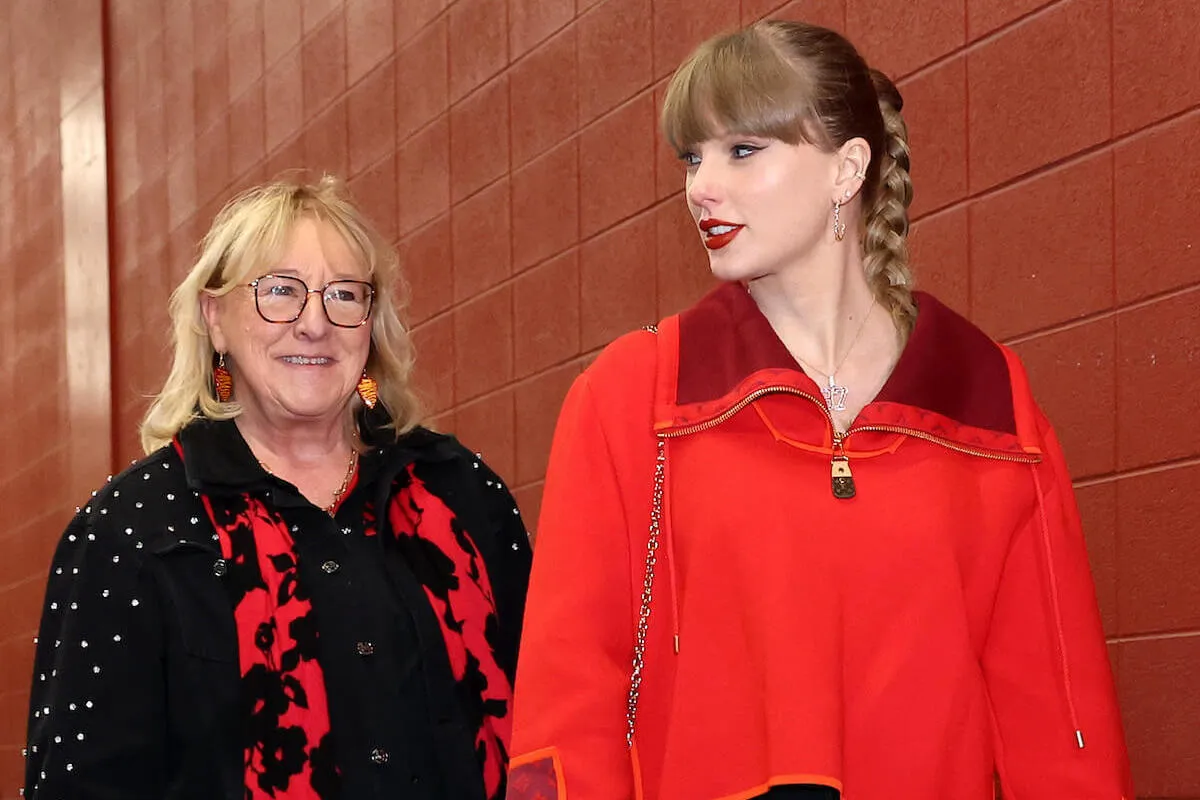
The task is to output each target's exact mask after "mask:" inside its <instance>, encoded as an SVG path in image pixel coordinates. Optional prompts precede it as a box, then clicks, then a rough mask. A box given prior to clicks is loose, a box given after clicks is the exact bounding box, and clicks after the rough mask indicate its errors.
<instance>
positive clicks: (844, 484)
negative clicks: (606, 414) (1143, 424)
mask: <svg viewBox="0 0 1200 800" xmlns="http://www.w3.org/2000/svg"><path fill="white" fill-rule="evenodd" d="M768 394H791V395H795V396H797V397H803V398H804V399H806V400H810V401H812V403H813V405H815V406H816V407H817V408H818V409H820V411H821V413H822V414H824V415H825V419H826V420H827V421H828V422H829V429H830V431H831V432H832V434H833V448H832V451H833V452H832V454H831V459H830V476H829V477H830V488H831V490H832V491H833V496H834V497H836V498H838V499H839V500H850V499H852V498H853V497H854V496H855V494H857V489H856V487H855V484H854V474H853V472H851V470H850V457H849V456H847V455H846V450H845V442H846V439H848V438H849V437H850V436H851V435H852V434H855V433H862V432H866V431H875V432H879V433H898V434H902V435H904V436H912V437H914V438H917V439H923V440H925V441H927V442H930V443H932V444H936V445H940V446H941V447H945V448H946V449H947V450H953V451H954V452H956V453H962V454H964V455H969V456H975V457H977V458H987V459H991V460H993V461H1007V462H1010V463H1015V464H1036V463H1038V462H1039V461H1041V460H1042V458H1041V456H1039V455H1034V454H1032V453H1026V454H1022V455H1017V454H1015V453H997V452H995V451H993V450H980V449H979V448H975V447H967V446H965V445H961V444H958V443H956V442H952V441H950V440H948V439H943V438H942V437H940V436H934V435H933V434H931V433H926V432H925V431H920V430H917V429H915V428H906V427H903V426H900V425H863V426H861V427H858V428H855V427H851V428H850V429H849V430H847V431H839V430H838V429H837V424H836V423H835V422H834V421H833V415H832V414H830V413H829V409H828V408H826V407H825V404H824V403H822V402H821V401H820V400H818V399H817V398H816V397H814V396H813V395H811V394H809V393H808V392H802V391H800V390H799V389H794V388H792V387H791V386H764V387H762V388H761V389H755V390H754V391H753V392H751V393H750V394H748V395H746V396H745V397H743V398H742V399H741V400H739V401H738V402H736V403H735V404H733V405H732V406H730V407H729V408H728V409H726V410H725V411H723V412H721V413H720V414H718V415H717V416H715V417H713V418H712V419H710V420H706V421H704V422H700V423H697V424H695V425H688V426H686V427H683V428H677V429H675V430H670V431H665V432H663V433H660V434H658V435H659V436H661V437H663V438H667V439H674V438H678V437H680V436H690V435H691V434H693V433H701V432H703V431H707V430H711V429H713V428H715V427H717V426H718V425H721V424H722V423H724V422H727V421H728V420H729V419H730V418H731V417H733V416H734V415H735V414H737V413H738V412H739V411H741V410H742V409H743V408H745V407H746V406H748V405H750V404H751V403H753V402H754V401H755V400H758V399H759V398H760V397H764V396H766V395H768Z"/></svg>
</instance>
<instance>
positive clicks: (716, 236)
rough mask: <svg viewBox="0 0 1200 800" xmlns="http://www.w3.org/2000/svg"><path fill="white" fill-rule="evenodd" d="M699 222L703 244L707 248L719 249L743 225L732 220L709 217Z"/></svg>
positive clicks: (737, 232) (728, 241)
mask: <svg viewBox="0 0 1200 800" xmlns="http://www.w3.org/2000/svg"><path fill="white" fill-rule="evenodd" d="M699 224H700V230H702V231H703V232H704V236H703V239H704V246H705V247H707V248H708V249H709V250H720V249H721V248H722V247H725V246H726V245H727V244H729V243H730V242H732V241H733V239H734V237H735V236H737V235H738V234H739V233H741V230H742V228H744V227H745V226H744V225H738V224H736V223H733V222H726V221H725V220H721V219H711V218H710V219H702V220H700V223H699Z"/></svg>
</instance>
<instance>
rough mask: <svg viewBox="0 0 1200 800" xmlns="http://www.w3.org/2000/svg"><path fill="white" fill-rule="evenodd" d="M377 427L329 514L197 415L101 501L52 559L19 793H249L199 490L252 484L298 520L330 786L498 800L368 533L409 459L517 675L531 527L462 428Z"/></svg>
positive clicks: (413, 588)
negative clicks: (486, 583) (438, 508)
mask: <svg viewBox="0 0 1200 800" xmlns="http://www.w3.org/2000/svg"><path fill="white" fill-rule="evenodd" d="M380 425H381V422H380V421H379V420H378V419H376V420H375V421H374V422H372V421H371V420H367V419H366V418H364V430H365V431H366V432H365V433H364V437H363V438H364V442H365V443H366V444H367V445H369V446H370V447H371V449H370V450H368V451H367V452H366V453H364V455H363V456H362V457H361V458H360V463H359V471H358V475H357V477H356V479H355V481H354V483H353V484H352V489H351V491H350V492H348V494H347V496H346V497H345V498H344V499H343V502H342V504H341V505H340V507H339V508H338V510H337V514H336V517H330V516H329V515H328V514H326V513H325V512H324V511H322V510H321V509H318V508H316V507H315V506H313V505H312V504H310V503H309V502H308V501H307V500H305V499H304V498H303V497H301V496H300V495H299V494H298V492H297V491H296V490H295V488H294V487H292V486H291V484H288V483H286V482H285V481H282V480H280V479H277V478H275V477H273V476H271V475H269V474H267V473H266V472H265V471H264V470H263V469H262V468H261V467H260V466H259V465H258V463H257V462H256V461H255V459H254V457H253V454H252V453H251V452H250V450H249V448H248V447H247V446H246V444H245V441H244V440H243V439H242V438H241V436H240V434H239V433H238V432H237V428H236V426H235V425H234V424H233V423H232V422H197V423H193V424H192V425H190V426H188V428H186V429H185V430H184V431H183V432H181V435H180V442H181V445H182V448H181V450H180V449H177V448H175V447H172V446H168V447H165V448H162V449H160V450H159V451H157V452H155V453H153V454H151V455H150V456H148V457H146V458H145V459H143V460H142V461H140V462H137V463H135V464H134V465H133V466H131V467H130V468H129V469H127V470H125V472H123V473H122V474H121V475H119V476H117V477H116V478H114V479H112V480H111V481H110V482H108V483H107V484H106V485H105V486H104V487H103V488H102V489H101V490H99V491H97V492H95V493H93V496H92V497H91V498H90V500H89V501H88V502H87V503H86V505H84V506H83V507H81V508H80V509H79V511H78V513H77V514H76V515H75V517H74V519H73V520H72V521H71V523H70V525H69V526H68V528H67V530H66V531H65V532H64V533H63V536H62V539H61V541H60V543H59V545H58V549H57V551H56V553H55V555H54V560H53V563H52V565H51V568H50V575H49V580H48V584H47V590H46V598H45V604H44V608H43V615H42V621H41V626H40V630H39V634H38V639H37V649H36V657H35V661H34V673H33V684H32V691H31V695H30V711H29V736H28V745H27V749H26V772H25V788H24V796H25V797H27V798H37V800H62V799H64V798H101V797H103V798H130V799H132V798H147V799H149V798H170V799H171V800H183V799H184V798H196V800H200V798H203V799H204V800H220V799H221V798H225V799H227V800H242V798H243V797H244V796H245V791H246V789H245V785H244V763H243V758H244V752H245V751H244V749H243V747H244V744H245V737H246V735H247V734H246V731H247V727H248V722H247V718H248V717H249V716H250V714H251V711H250V710H248V709H246V708H244V707H243V706H244V705H245V699H244V697H245V696H244V694H243V689H242V687H241V675H240V673H239V667H238V643H237V635H238V634H237V631H236V629H235V623H234V614H233V609H232V606H231V593H230V591H228V588H227V586H226V583H227V582H228V580H229V578H228V573H229V569H228V567H227V565H226V563H225V561H224V559H222V553H221V549H220V542H219V537H218V535H217V533H216V531H215V530H214V527H213V525H212V523H211V522H210V520H209V517H208V515H207V513H206V510H205V507H204V502H203V497H210V498H211V497H216V498H220V497H222V496H226V497H229V496H254V497H258V498H260V499H262V500H263V502H264V504H265V505H266V506H267V507H268V508H270V509H271V510H272V511H274V512H276V513H277V514H278V515H279V516H280V517H281V518H282V519H283V520H284V522H285V523H287V524H288V525H289V526H290V530H291V531H292V535H293V537H294V542H295V548H296V551H297V553H296V562H297V565H298V567H297V571H298V581H299V583H300V585H301V586H303V587H304V590H305V591H306V592H308V594H309V596H310V597H311V603H312V608H313V611H314V613H315V616H316V618H317V640H318V643H319V644H318V656H317V658H318V661H319V662H320V664H321V668H322V670H323V672H324V677H325V684H326V688H327V694H328V705H329V717H330V721H331V735H332V739H333V746H334V753H335V761H336V765H337V771H338V776H339V785H338V787H337V789H336V791H333V792H330V793H329V794H322V795H321V796H322V797H325V796H336V797H339V798H353V799H354V800H360V799H361V800H369V799H370V798H396V797H405V798H413V799H414V800H419V799H421V798H427V799H428V800H441V799H442V798H445V799H446V800H459V799H460V798H461V799H462V800H486V792H485V790H484V787H483V780H482V778H481V775H480V766H479V763H478V759H477V753H476V751H475V743H474V741H473V736H474V734H475V731H474V730H472V726H471V724H470V717H471V714H472V711H473V709H472V702H473V701H472V699H471V698H470V697H466V696H464V687H463V686H462V685H460V684H456V682H455V680H454V677H453V675H452V672H451V669H450V666H449V658H448V655H447V645H446V642H445V640H444V639H443V634H442V630H441V628H440V626H439V619H438V616H437V614H436V613H435V612H434V610H433V608H432V606H431V605H430V603H429V602H428V601H427V600H426V595H425V594H424V593H423V592H422V587H421V585H420V582H419V581H418V578H417V576H416V574H415V573H414V570H413V569H412V568H411V566H412V565H410V564H408V563H406V561H405V558H404V556H403V555H402V554H400V553H398V552H397V551H396V550H395V549H394V548H391V549H389V548H388V547H386V546H385V544H384V543H385V542H386V541H387V540H388V537H385V536H375V535H371V534H372V533H374V531H371V530H368V529H367V524H368V522H369V519H370V516H371V514H370V510H369V509H370V508H371V507H372V506H371V504H372V503H373V504H374V507H378V508H383V507H384V506H385V504H386V503H387V501H388V493H389V492H390V491H391V490H392V487H393V486H394V485H395V479H396V478H397V476H401V475H402V474H403V473H404V472H405V471H409V472H411V473H412V474H415V475H418V476H419V478H420V480H421V481H422V483H423V485H424V486H425V487H426V488H427V489H428V490H429V491H430V492H432V493H433V494H434V495H436V496H437V497H438V498H440V500H441V501H442V502H443V503H444V504H445V506H446V507H447V508H449V509H451V511H452V512H453V514H454V516H455V517H456V518H457V520H458V523H461V527H462V529H464V530H465V532H466V533H467V534H468V535H469V537H470V540H471V542H472V543H473V544H474V546H475V547H477V548H478V552H479V553H480V555H481V556H482V558H483V562H484V564H485V566H486V570H487V573H488V575H489V577H490V581H491V589H492V592H493V596H494V604H495V619H496V625H495V629H493V630H489V631H488V640H489V642H491V643H492V644H493V649H494V652H495V660H496V663H497V664H499V666H500V667H501V668H502V669H503V671H504V673H505V674H506V676H507V678H508V681H509V683H510V684H511V681H512V680H513V677H514V674H515V670H516V656H517V647H518V641H519V638H520V625H521V619H522V615H523V612H524V602H525V591H526V587H527V583H528V577H529V564H530V559H531V552H530V547H529V541H528V537H527V535H526V531H525V527H524V525H523V523H522V521H521V516H520V513H519V511H518V509H517V507H516V504H515V503H514V501H513V498H512V496H511V494H510V493H509V491H508V490H507V488H506V487H505V486H504V484H503V482H502V481H501V480H500V478H499V477H498V476H497V475H496V474H495V473H494V472H492V471H491V470H490V469H489V468H488V467H487V466H486V465H485V464H484V463H483V462H482V461H481V460H480V458H479V457H478V456H476V455H475V454H473V453H470V452H469V451H468V450H466V449H465V448H464V447H462V445H460V444H459V443H458V442H457V441H456V440H455V439H453V437H450V436H445V435H441V434H435V433H433V432H431V431H428V430H425V429H417V430H415V431H413V432H411V433H409V434H406V435H405V436H404V437H402V438H401V440H400V441H399V442H391V443H382V441H383V439H382V437H381V436H380V435H379V433H378V431H379V430H380ZM181 452H182V455H181ZM380 524H381V525H382V524H384V523H383V522H382V521H381V523H380ZM457 530H458V529H457V528H456V532H457ZM467 694H469V692H467ZM474 702H475V703H478V699H477V698H476V699H475V701H474ZM506 758H507V754H506V753H505V759H506ZM279 796H280V797H288V796H289V795H288V794H286V793H281V794H280V795H279ZM297 796H304V797H315V796H316V795H311V794H303V795H297Z"/></svg>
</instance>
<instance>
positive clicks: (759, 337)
mask: <svg viewBox="0 0 1200 800" xmlns="http://www.w3.org/2000/svg"><path fill="white" fill-rule="evenodd" d="M914 299H915V301H916V304H917V308H918V314H917V321H916V325H915V327H914V329H913V332H912V334H911V335H910V336H909V339H908V342H907V343H906V345H905V348H904V351H903V352H902V353H901V355H900V359H899V360H898V361H897V363H896V367H895V369H894V370H893V371H892V374H891V376H890V377H889V378H888V380H887V382H886V383H885V384H884V387H883V389H882V390H881V391H880V393H879V394H878V395H877V396H876V398H875V400H873V401H872V402H871V403H870V404H869V405H868V406H867V407H866V408H865V409H863V412H862V413H861V414H860V415H859V417H858V419H856V420H855V423H854V426H852V427H861V426H865V425H871V424H876V425H892V426H901V427H906V428H916V429H918V430H922V431H925V432H928V433H931V434H933V435H936V436H938V437H940V438H946V439H950V440H954V441H960V442H963V443H965V444H971V445H973V446H982V447H988V448H992V449H1002V450H1009V449H1012V450H1018V451H1019V450H1022V449H1023V448H1022V447H1021V446H1020V444H1019V442H1018V439H1017V423H1016V413H1015V410H1014V406H1013V391H1012V380H1011V376H1010V374H1009V367H1008V359H1007V358H1006V356H1005V354H1004V352H1003V350H1002V349H1001V347H1000V346H999V345H997V344H996V343H995V342H994V341H992V340H991V339H990V338H988V336H987V335H986V334H984V333H983V332H982V331H980V330H979V329H978V328H977V327H975V326H974V325H973V324H971V323H970V322H968V321H967V320H966V319H964V318H963V317H961V316H959V315H958V314H956V313H955V312H954V311H952V310H951V309H949V308H948V307H946V306H945V305H943V304H942V303H941V302H939V301H938V300H937V299H936V298H934V297H933V296H932V295H929V294H926V293H924V292H916V293H914ZM659 359H660V364H663V363H665V364H666V365H667V366H668V367H672V368H668V369H666V370H660V373H659V380H658V386H657V397H656V404H655V409H656V414H655V419H656V428H657V429H658V430H659V431H660V432H665V431H668V430H670V429H678V428H682V427H686V426H690V425H696V424H700V423H703V422H706V421H710V420H713V419H715V418H717V417H719V416H720V415H721V414H722V413H724V412H726V411H728V410H730V409H732V408H733V407H735V406H736V405H737V404H738V403H739V402H742V401H743V400H744V399H745V398H746V397H748V396H749V395H751V394H753V393H754V392H756V391H759V390H766V391H769V390H771V389H773V388H776V389H777V388H779V387H786V388H785V389H784V390H785V391H786V390H792V391H798V392H801V393H803V394H806V395H808V396H810V397H812V398H814V399H816V400H817V401H820V399H821V394H820V389H819V388H818V387H817V385H816V384H815V383H814V382H813V381H812V379H811V378H809V377H808V375H806V374H805V373H804V371H803V370H802V369H801V368H800V366H799V364H797V363H796V360H795V358H793V357H792V355H791V353H789V352H788V350H787V348H786V347H785V346H784V344H783V342H782V341H780V339H779V337H778V336H777V335H776V334H775V331H774V329H773V328H771V324H770V323H769V322H768V321H767V318H766V317H765V316H763V314H762V312H761V311H760V310H759V308H758V305H757V304H756V303H755V302H754V299H753V298H752V297H751V296H750V294H749V292H747V291H746V290H745V288H744V287H743V286H742V285H740V284H737V283H726V284H723V285H721V286H719V287H717V288H716V289H714V290H713V291H712V292H710V293H709V294H708V295H707V296H706V297H704V298H703V299H702V300H701V301H700V302H699V303H697V304H696V305H695V306H693V307H692V308H690V309H688V310H687V311H684V312H683V313H682V314H679V315H678V316H676V317H672V318H670V319H668V320H666V321H664V323H663V325H662V326H660V337H659Z"/></svg>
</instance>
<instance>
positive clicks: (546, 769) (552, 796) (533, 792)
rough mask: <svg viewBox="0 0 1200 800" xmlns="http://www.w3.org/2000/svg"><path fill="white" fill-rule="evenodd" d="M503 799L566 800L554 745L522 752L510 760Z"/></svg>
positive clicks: (564, 782) (560, 760)
mask: <svg viewBox="0 0 1200 800" xmlns="http://www.w3.org/2000/svg"><path fill="white" fill-rule="evenodd" d="M505 798H506V800H567V782H566V781H565V780H564V779H563V770H562V759H561V758H560V757H559V755H558V748H557V747H543V748H541V749H540V750H534V751H532V752H529V753H523V754H522V755H520V756H517V757H516V758H514V759H513V760H512V761H510V762H509V766H508V793H507V794H506V795H505Z"/></svg>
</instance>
